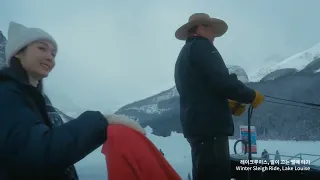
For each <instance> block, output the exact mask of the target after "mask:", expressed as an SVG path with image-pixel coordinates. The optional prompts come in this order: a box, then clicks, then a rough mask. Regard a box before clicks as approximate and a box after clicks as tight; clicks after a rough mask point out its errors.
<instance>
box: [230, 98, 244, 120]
mask: <svg viewBox="0 0 320 180" xmlns="http://www.w3.org/2000/svg"><path fill="white" fill-rule="evenodd" d="M228 101H229V108H230V110H231V113H232V115H235V116H241V115H242V114H243V112H244V111H246V105H245V104H242V103H239V102H236V101H233V100H230V99H228Z"/></svg>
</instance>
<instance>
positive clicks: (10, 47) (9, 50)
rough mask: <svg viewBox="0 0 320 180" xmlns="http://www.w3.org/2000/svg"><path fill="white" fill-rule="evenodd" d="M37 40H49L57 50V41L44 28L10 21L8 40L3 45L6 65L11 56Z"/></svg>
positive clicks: (8, 63)
mask: <svg viewBox="0 0 320 180" xmlns="http://www.w3.org/2000/svg"><path fill="white" fill-rule="evenodd" d="M38 40H47V41H50V42H51V43H52V44H53V45H54V46H55V48H56V50H58V46H57V42H56V41H55V40H54V39H53V37H52V36H51V35H50V34H48V33H47V32H45V31H44V30H42V29H39V28H28V27H25V26H23V25H21V24H18V23H16V22H10V24H9V29H8V40H7V43H6V47H5V51H6V53H5V54H6V63H7V65H8V66H10V60H11V58H12V56H14V55H15V54H16V53H17V52H19V51H20V50H21V49H22V48H24V47H25V46H27V45H29V44H31V43H33V42H35V41H38Z"/></svg>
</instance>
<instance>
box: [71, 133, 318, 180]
mask: <svg viewBox="0 0 320 180" xmlns="http://www.w3.org/2000/svg"><path fill="white" fill-rule="evenodd" d="M146 131H147V137H148V138H149V139H150V140H151V141H152V142H153V143H154V144H155V145H156V146H157V147H158V148H159V149H161V150H162V151H163V152H164V154H165V157H166V158H167V160H168V161H169V163H170V164H171V165H172V167H173V168H174V169H175V170H176V171H177V173H179V174H180V176H181V178H182V179H187V175H188V173H189V172H191V156H190V146H189V144H188V142H187V141H186V140H185V139H184V137H183V135H182V134H180V133H175V132H173V133H171V136H169V137H159V136H155V135H153V134H151V132H152V129H151V128H149V127H147V128H146ZM234 143H235V140H229V145H230V153H231V154H233V145H234ZM319 147H320V142H295V141H257V149H258V154H257V155H253V156H260V155H261V153H262V151H263V149H266V150H267V151H268V152H269V153H271V154H274V153H275V152H276V150H278V151H279V153H280V155H288V156H294V155H296V154H298V153H306V154H316V155H317V154H320V153H319ZM239 149H240V147H239ZM270 158H273V157H272V156H271V157H270ZM302 158H303V159H306V160H311V161H312V160H315V159H317V158H319V157H312V156H307V155H303V156H302ZM282 159H284V158H283V157H282ZM315 165H320V161H318V162H316V163H315ZM76 168H77V170H78V174H79V176H80V179H81V180H92V179H94V180H106V179H107V168H106V162H105V158H104V155H103V154H102V153H101V147H99V148H98V149H97V150H95V151H94V152H93V153H91V154H90V155H88V156H87V157H86V158H84V159H83V160H81V161H80V162H78V163H77V164H76Z"/></svg>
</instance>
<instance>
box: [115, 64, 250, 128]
mask: <svg viewBox="0 0 320 180" xmlns="http://www.w3.org/2000/svg"><path fill="white" fill-rule="evenodd" d="M227 67H228V70H229V73H234V74H236V75H237V77H238V78H239V80H241V81H242V82H248V75H247V73H246V72H245V71H244V69H243V68H241V67H240V66H236V65H228V66H227ZM178 98H179V94H178V91H177V89H176V87H173V88H171V89H168V90H166V91H163V92H161V93H159V94H158V95H156V96H152V97H149V98H146V99H144V100H142V103H141V104H140V103H139V102H140V101H139V102H134V103H132V104H128V105H126V106H124V107H122V108H120V109H119V110H118V111H117V112H116V113H123V112H125V114H126V115H127V116H129V117H131V118H133V119H136V120H138V121H139V122H140V123H143V122H145V121H147V120H149V119H152V117H153V116H154V115H155V114H157V115H160V114H162V113H164V112H167V111H170V110H172V108H174V107H175V104H171V102H173V101H175V100H177V99H178ZM133 104H134V106H132V105H133ZM138 117H139V118H138Z"/></svg>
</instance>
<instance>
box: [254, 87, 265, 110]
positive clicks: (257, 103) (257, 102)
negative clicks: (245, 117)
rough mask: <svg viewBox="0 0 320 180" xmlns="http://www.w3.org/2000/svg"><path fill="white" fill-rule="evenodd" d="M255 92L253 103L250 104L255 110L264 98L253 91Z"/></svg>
mask: <svg viewBox="0 0 320 180" xmlns="http://www.w3.org/2000/svg"><path fill="white" fill-rule="evenodd" d="M255 92H256V97H255V98H254V101H253V102H252V103H251V104H252V107H253V108H257V107H258V106H259V105H260V104H262V103H263V101H264V96H263V95H262V94H261V93H260V92H259V91H255Z"/></svg>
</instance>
